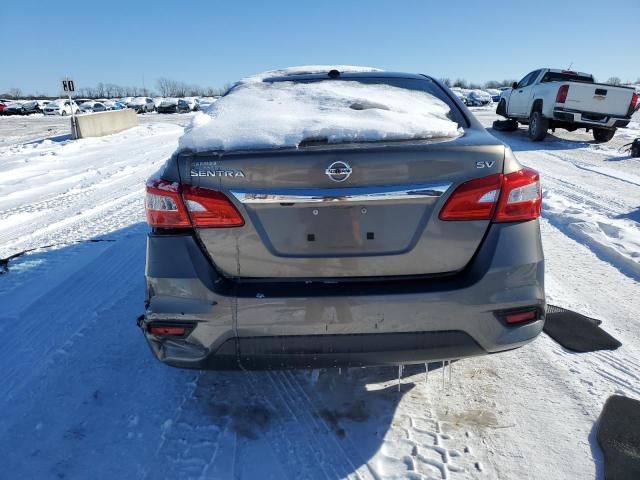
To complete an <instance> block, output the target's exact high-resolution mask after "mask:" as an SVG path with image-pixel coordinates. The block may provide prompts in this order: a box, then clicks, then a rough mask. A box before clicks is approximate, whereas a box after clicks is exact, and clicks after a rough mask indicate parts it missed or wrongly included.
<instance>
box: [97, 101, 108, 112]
mask: <svg viewBox="0 0 640 480" xmlns="http://www.w3.org/2000/svg"><path fill="white" fill-rule="evenodd" d="M109 110H111V109H110V108H109V107H107V105H105V104H104V103H103V102H95V103H94V104H93V111H94V112H95V113H97V112H107V111H109Z"/></svg>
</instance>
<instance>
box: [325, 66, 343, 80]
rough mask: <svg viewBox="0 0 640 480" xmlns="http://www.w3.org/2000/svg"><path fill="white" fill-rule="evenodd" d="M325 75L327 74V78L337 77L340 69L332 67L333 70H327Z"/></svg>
mask: <svg viewBox="0 0 640 480" xmlns="http://www.w3.org/2000/svg"><path fill="white" fill-rule="evenodd" d="M327 75H329V78H338V77H339V76H340V71H339V70H336V69H335V68H334V69H333V70H329V73H328V74H327Z"/></svg>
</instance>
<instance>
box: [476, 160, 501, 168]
mask: <svg viewBox="0 0 640 480" xmlns="http://www.w3.org/2000/svg"><path fill="white" fill-rule="evenodd" d="M495 164H496V162H495V161H493V162H476V168H491V167H493V166H494V165H495Z"/></svg>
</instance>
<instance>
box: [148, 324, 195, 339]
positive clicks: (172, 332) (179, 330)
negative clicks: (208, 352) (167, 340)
mask: <svg viewBox="0 0 640 480" xmlns="http://www.w3.org/2000/svg"><path fill="white" fill-rule="evenodd" d="M149 333H150V334H151V335H157V336H159V337H168V336H171V337H181V336H183V335H184V334H185V333H187V328H186V327H178V326H174V325H149Z"/></svg>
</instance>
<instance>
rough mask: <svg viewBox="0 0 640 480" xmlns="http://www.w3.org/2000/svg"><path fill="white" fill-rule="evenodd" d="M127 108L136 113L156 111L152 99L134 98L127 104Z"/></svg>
mask: <svg viewBox="0 0 640 480" xmlns="http://www.w3.org/2000/svg"><path fill="white" fill-rule="evenodd" d="M127 107H129V108H131V109H133V110H135V111H136V113H148V112H153V111H155V109H156V105H155V103H153V99H152V98H149V97H136V98H134V99H133V100H131V102H129V103H128V104H127Z"/></svg>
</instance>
